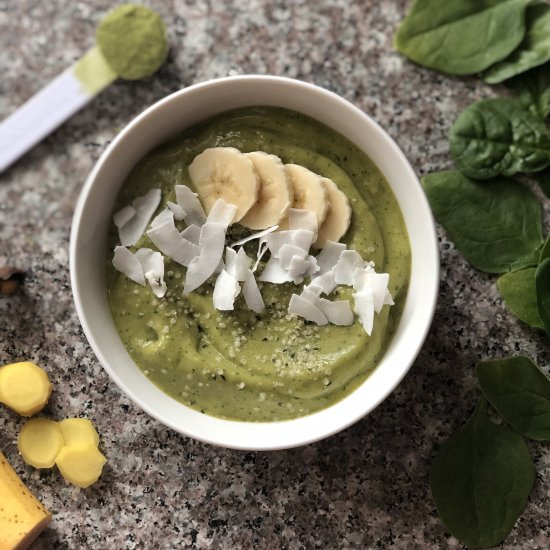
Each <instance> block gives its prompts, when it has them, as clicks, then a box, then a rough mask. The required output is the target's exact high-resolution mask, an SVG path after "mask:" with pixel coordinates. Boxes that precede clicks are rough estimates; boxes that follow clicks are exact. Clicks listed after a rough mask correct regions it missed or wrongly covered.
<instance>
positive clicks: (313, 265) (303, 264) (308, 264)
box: [288, 256, 319, 279]
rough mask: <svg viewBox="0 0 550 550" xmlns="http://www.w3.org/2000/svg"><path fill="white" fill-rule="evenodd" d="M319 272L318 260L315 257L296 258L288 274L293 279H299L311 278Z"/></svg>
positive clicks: (292, 261) (291, 261) (293, 259)
mask: <svg viewBox="0 0 550 550" xmlns="http://www.w3.org/2000/svg"><path fill="white" fill-rule="evenodd" d="M318 270H319V266H318V265H317V260H316V259H315V257H314V256H306V257H305V258H301V257H300V256H294V257H293V258H292V260H290V264H289V266H288V274H289V275H290V277H292V278H293V279H296V278H297V277H311V276H312V275H314V274H315V273H316V272H317V271H318Z"/></svg>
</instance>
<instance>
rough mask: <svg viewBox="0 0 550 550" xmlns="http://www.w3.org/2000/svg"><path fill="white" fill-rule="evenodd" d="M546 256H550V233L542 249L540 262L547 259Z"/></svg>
mask: <svg viewBox="0 0 550 550" xmlns="http://www.w3.org/2000/svg"><path fill="white" fill-rule="evenodd" d="M546 258H550V234H549V235H548V236H547V237H546V240H545V241H544V244H543V245H542V248H541V249H540V256H539V263H540V262H542V260H546Z"/></svg>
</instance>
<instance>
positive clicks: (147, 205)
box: [117, 189, 161, 246]
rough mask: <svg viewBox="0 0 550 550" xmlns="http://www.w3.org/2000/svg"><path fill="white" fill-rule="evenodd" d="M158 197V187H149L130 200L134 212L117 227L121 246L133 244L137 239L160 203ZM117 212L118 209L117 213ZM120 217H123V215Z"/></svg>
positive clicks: (159, 195)
mask: <svg viewBox="0 0 550 550" xmlns="http://www.w3.org/2000/svg"><path fill="white" fill-rule="evenodd" d="M160 198H161V192H160V189H151V190H150V191H149V192H148V193H146V194H145V195H143V196H141V197H137V198H135V199H134V200H133V201H132V208H133V209H134V210H135V214H134V215H133V216H132V217H131V218H130V219H129V220H128V221H127V222H126V223H125V224H123V225H121V226H120V227H118V236H119V238H120V242H121V243H122V245H123V246H133V245H134V244H136V243H137V242H138V241H139V239H140V238H141V236H142V235H143V232H144V231H145V229H146V227H147V225H148V224H149V221H150V219H151V216H152V215H153V214H154V212H155V210H156V209H157V207H158V205H159V203H160ZM119 213H120V210H119V212H117V214H119ZM126 215H127V214H126ZM121 217H125V215H122V216H121Z"/></svg>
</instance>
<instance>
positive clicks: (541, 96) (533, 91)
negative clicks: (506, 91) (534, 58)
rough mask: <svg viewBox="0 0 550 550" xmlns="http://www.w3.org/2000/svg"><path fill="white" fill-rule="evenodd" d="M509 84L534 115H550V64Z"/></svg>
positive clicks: (514, 79) (543, 116) (529, 72)
mask: <svg viewBox="0 0 550 550" xmlns="http://www.w3.org/2000/svg"><path fill="white" fill-rule="evenodd" d="M507 84H508V85H509V86H510V87H511V88H512V90H513V91H514V92H515V93H516V94H517V95H518V101H519V102H520V103H521V104H522V105H523V106H524V107H526V108H527V109H529V110H530V111H531V112H532V113H533V114H534V115H537V116H539V117H541V118H546V117H547V116H549V115H550V63H547V64H546V65H543V66H542V67H538V68H536V69H533V70H531V71H528V72H526V73H524V74H522V75H521V76H518V77H516V78H513V79H512V80H510V81H509V82H507Z"/></svg>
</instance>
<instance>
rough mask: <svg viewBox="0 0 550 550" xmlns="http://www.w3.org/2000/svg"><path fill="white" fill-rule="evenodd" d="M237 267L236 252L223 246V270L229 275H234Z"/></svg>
mask: <svg viewBox="0 0 550 550" xmlns="http://www.w3.org/2000/svg"><path fill="white" fill-rule="evenodd" d="M236 269H237V252H235V250H233V249H232V248H230V247H229V246H226V247H225V270H226V271H227V273H229V274H230V275H235V272H236Z"/></svg>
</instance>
